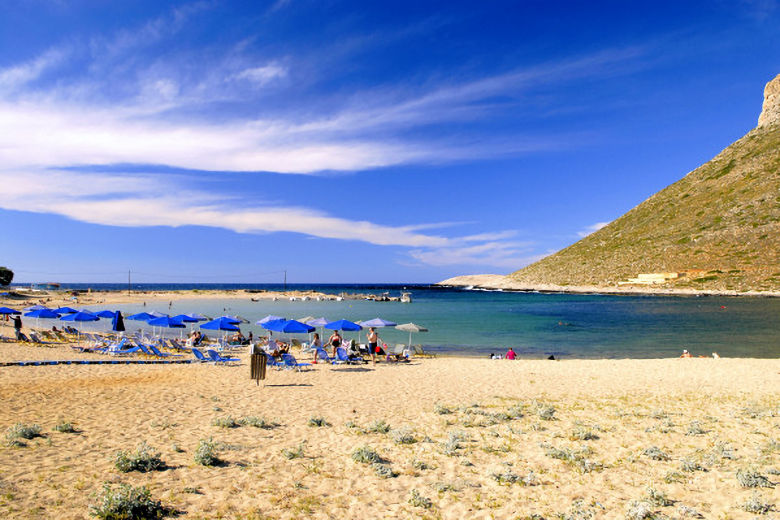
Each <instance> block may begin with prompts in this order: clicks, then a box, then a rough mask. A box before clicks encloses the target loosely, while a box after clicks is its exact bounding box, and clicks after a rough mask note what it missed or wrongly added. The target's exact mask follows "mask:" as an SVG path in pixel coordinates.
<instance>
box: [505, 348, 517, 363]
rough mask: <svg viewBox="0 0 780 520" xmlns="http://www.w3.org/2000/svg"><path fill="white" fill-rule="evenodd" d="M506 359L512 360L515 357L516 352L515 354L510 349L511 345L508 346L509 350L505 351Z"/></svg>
mask: <svg viewBox="0 0 780 520" xmlns="http://www.w3.org/2000/svg"><path fill="white" fill-rule="evenodd" d="M504 357H505V358H506V359H512V360H514V359H515V357H517V354H515V351H514V350H512V347H509V350H507V351H506V356H504Z"/></svg>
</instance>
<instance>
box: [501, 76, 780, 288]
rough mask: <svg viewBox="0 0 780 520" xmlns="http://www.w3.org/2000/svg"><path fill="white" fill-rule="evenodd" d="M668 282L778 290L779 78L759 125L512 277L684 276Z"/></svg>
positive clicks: (584, 280)
mask: <svg viewBox="0 0 780 520" xmlns="http://www.w3.org/2000/svg"><path fill="white" fill-rule="evenodd" d="M683 271H689V275H688V276H686V277H684V278H681V279H679V280H677V281H671V282H667V284H666V286H667V287H676V288H677V287H679V288H685V287H689V288H696V289H703V290H736V291H745V290H761V291H765V290H773V291H777V290H779V289H780V75H778V76H777V77H776V78H775V79H774V80H772V81H771V82H770V83H769V84H768V85H767V87H766V89H765V96H764V106H763V111H762V113H761V117H760V118H759V126H758V127H757V128H755V129H754V130H752V131H750V132H749V133H748V134H747V135H746V136H745V137H743V138H742V139H740V140H738V141H736V142H735V143H734V144H732V145H731V146H729V147H728V148H726V149H725V150H723V151H722V152H721V153H720V154H718V155H717V156H716V157H715V158H714V159H712V160H711V161H710V162H708V163H706V164H704V165H703V166H701V167H699V168H697V169H696V170H694V171H692V172H690V173H689V174H688V175H686V176H685V177H684V178H683V179H681V180H680V181H678V182H676V183H674V184H672V185H671V186H668V187H667V188H665V189H664V190H662V191H660V192H658V193H656V194H655V195H653V196H652V197H650V198H649V199H647V200H646V201H645V202H643V203H642V204H640V205H639V206H637V207H635V208H634V209H632V210H631V211H629V212H628V213H626V214H625V215H623V216H622V217H620V218H618V219H617V220H615V221H614V222H612V223H610V224H609V225H607V226H606V227H604V228H602V229H600V230H599V231H597V232H595V233H593V234H591V235H589V236H587V237H585V238H583V239H582V240H580V241H579V242H577V243H575V244H573V245H571V246H569V247H567V248H566V249H563V250H561V251H559V252H558V253H555V254H553V255H551V256H548V257H546V258H544V259H542V260H540V261H538V262H536V263H534V264H532V265H530V266H528V267H526V268H524V269H521V270H519V271H516V272H514V273H512V274H510V275H509V276H508V277H507V278H508V280H507V282H510V284H511V285H517V286H523V287H528V286H535V285H542V284H556V285H561V286H567V285H577V286H581V285H594V286H600V287H612V286H615V285H616V284H617V283H618V282H620V281H622V280H627V279H628V278H631V277H635V276H637V275H638V274H639V273H658V272H683Z"/></svg>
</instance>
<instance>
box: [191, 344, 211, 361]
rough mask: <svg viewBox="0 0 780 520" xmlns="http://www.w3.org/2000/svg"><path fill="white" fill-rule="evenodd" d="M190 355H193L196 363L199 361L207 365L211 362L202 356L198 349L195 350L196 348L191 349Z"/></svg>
mask: <svg viewBox="0 0 780 520" xmlns="http://www.w3.org/2000/svg"><path fill="white" fill-rule="evenodd" d="M192 355H193V356H195V359H197V360H198V361H200V362H202V363H208V362H210V361H211V360H210V359H208V358H207V357H206V356H204V355H203V352H201V351H200V350H198V348H197V347H192Z"/></svg>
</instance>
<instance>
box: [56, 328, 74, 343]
mask: <svg viewBox="0 0 780 520" xmlns="http://www.w3.org/2000/svg"><path fill="white" fill-rule="evenodd" d="M53 334H54V335H55V336H56V337H57V339H59V340H60V341H62V342H63V343H70V342H71V339H70V338H68V337H67V336H66V335H65V334H63V333H62V331H59V330H58V331H57V332H54V333H53Z"/></svg>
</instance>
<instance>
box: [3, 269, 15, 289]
mask: <svg viewBox="0 0 780 520" xmlns="http://www.w3.org/2000/svg"><path fill="white" fill-rule="evenodd" d="M13 279H14V272H13V271H11V270H10V269H8V268H7V267H0V285H8V284H10V283H11V280H13Z"/></svg>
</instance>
